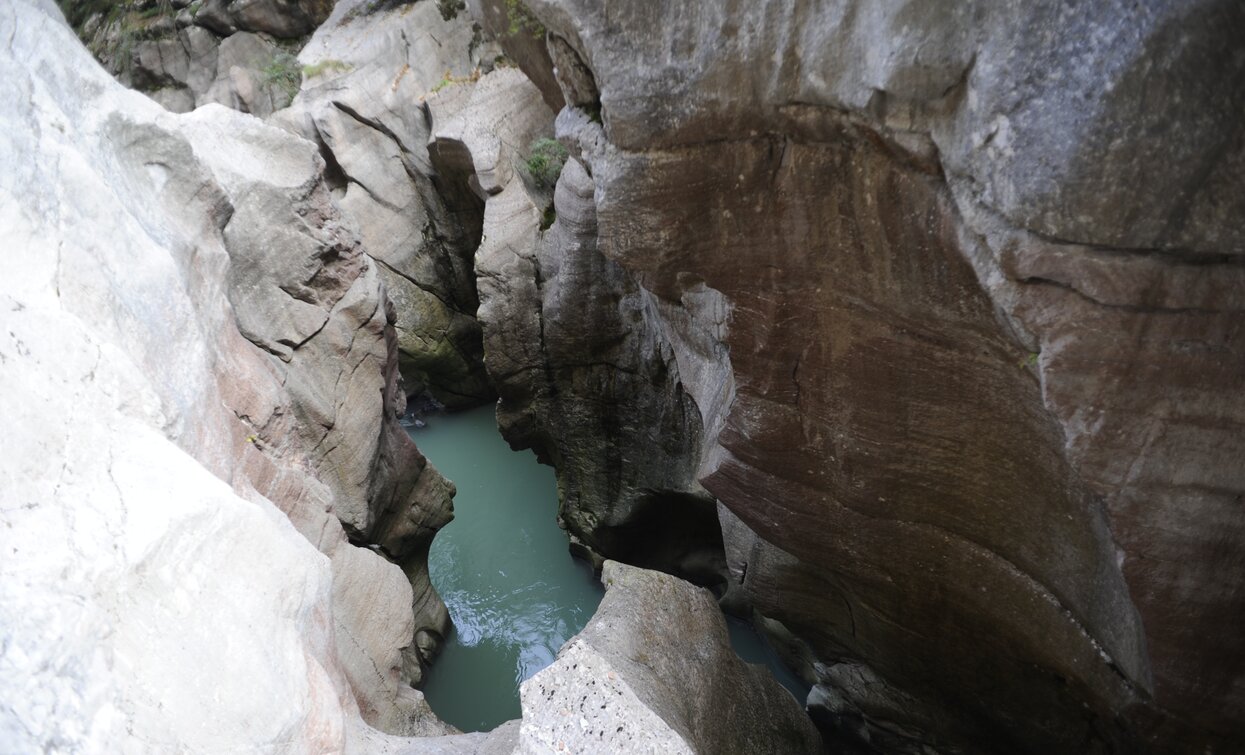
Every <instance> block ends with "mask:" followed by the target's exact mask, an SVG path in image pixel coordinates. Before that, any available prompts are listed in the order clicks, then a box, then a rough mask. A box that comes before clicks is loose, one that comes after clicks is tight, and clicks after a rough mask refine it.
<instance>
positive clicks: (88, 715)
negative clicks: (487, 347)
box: [0, 0, 452, 752]
mask: <svg viewBox="0 0 1245 755" xmlns="http://www.w3.org/2000/svg"><path fill="white" fill-rule="evenodd" d="M0 34H3V36H4V38H5V39H7V40H9V44H8V45H6V46H5V47H4V48H3V49H2V50H0V69H2V70H3V73H4V75H3V76H2V77H0V87H2V88H3V99H4V100H5V101H6V102H12V103H16V104H17V107H15V108H12V109H10V110H6V111H5V113H4V118H5V119H6V124H5V125H6V128H5V129H3V134H2V135H0V156H3V162H4V164H6V165H10V166H14V168H13V169H12V170H6V171H5V172H4V173H3V174H0V194H3V196H4V201H3V203H2V206H3V210H2V211H0V212H3V213H4V216H5V227H6V228H8V229H9V230H10V236H11V239H10V240H11V241H12V243H13V244H14V248H15V249H18V250H20V251H21V254H19V255H17V256H16V257H15V259H14V260H13V264H12V265H11V266H10V267H9V269H8V274H6V276H5V277H4V279H3V281H2V282H0V300H2V301H4V304H3V305H2V307H0V311H3V318H4V323H5V325H4V328H3V330H4V331H5V334H6V336H5V338H4V340H3V342H2V343H0V370H3V384H4V386H5V390H4V391H2V392H0V394H3V396H4V398H3V401H4V402H5V410H4V411H5V416H12V417H14V418H15V421H20V422H21V423H22V425H23V427H25V428H26V429H25V430H23V432H21V433H15V434H11V435H10V436H9V439H8V440H6V441H5V449H4V456H3V457H2V458H3V462H2V466H0V475H2V478H3V479H4V481H5V484H4V486H3V490H4V492H3V496H4V504H3V506H2V507H0V510H2V511H3V516H4V517H5V526H3V527H0V533H2V536H3V542H2V543H0V547H2V548H3V550H4V552H5V553H6V554H10V555H12V556H14V557H12V558H10V557H7V556H6V558H5V559H4V560H3V566H2V567H0V569H3V574H2V575H0V589H2V590H3V591H4V596H5V597H4V601H3V611H4V612H5V614H4V618H3V621H0V627H3V629H2V630H0V632H3V635H4V640H3V642H0V647H3V648H4V650H3V653H2V656H0V665H2V666H3V668H4V669H5V672H4V674H3V682H0V684H3V685H4V686H3V694H2V695H0V727H2V729H3V732H4V734H3V739H4V740H5V741H6V743H9V744H14V743H16V744H15V746H16V747H17V749H19V750H26V749H43V748H44V747H51V746H53V745H55V746H59V747H68V748H69V749H75V750H78V749H86V750H99V751H122V750H127V749H139V750H141V749H143V748H144V747H149V746H152V745H151V743H152V742H159V743H160V745H159V747H158V749H172V750H183V749H184V750H189V751H199V750H223V749H249V748H260V749H271V750H274V751H293V752H312V751H316V752H319V751H325V750H334V749H341V747H342V744H343V742H344V741H345V730H346V729H347V728H350V727H354V726H356V724H357V726H364V724H363V723H362V721H360V715H362V716H363V717H364V718H366V719H367V720H368V721H369V722H372V723H375V724H376V725H379V726H385V727H386V728H391V729H393V730H398V731H404V732H411V731H414V730H421V731H426V730H433V731H436V732H438V733H439V732H442V731H444V729H443V728H442V727H441V726H440V725H439V724H437V723H436V722H434V721H430V720H428V718H427V715H426V708H422V707H421V706H422V701H421V700H420V697H419V695H418V693H416V692H414V691H413V690H411V689H410V688H409V684H408V675H409V670H408V664H407V663H406V662H405V659H404V658H403V651H406V650H408V649H409V648H413V647H417V646H423V647H425V648H427V647H430V645H429V643H428V642H427V639H426V638H427V636H428V635H429V634H436V633H437V632H443V631H444V629H445V626H446V624H445V621H446V617H445V611H444V606H442V605H441V604H440V602H439V600H437V599H436V596H435V594H434V593H431V592H430V591H429V590H428V588H427V584H426V583H427V574H426V564H425V563H424V562H423V561H422V560H421V559H422V558H423V557H424V556H426V549H427V545H428V543H429V541H430V539H431V536H432V533H433V532H434V531H435V529H436V528H437V527H439V526H440V525H442V524H444V523H445V522H446V521H448V518H449V516H450V513H449V495H450V493H451V490H452V489H451V487H450V486H449V484H448V483H446V482H445V480H444V479H442V478H441V477H440V476H439V475H438V474H437V473H436V472H435V470H433V469H432V468H431V467H429V466H428V465H427V464H426V462H425V461H424V459H423V457H422V456H421V455H420V454H419V453H418V451H417V450H416V449H415V448H414V446H413V445H412V444H411V443H410V441H409V439H408V438H407V437H406V435H405V433H404V432H403V431H402V429H401V427H400V426H399V425H398V423H397V416H398V415H399V414H400V412H401V409H402V403H403V396H402V394H401V393H400V392H399V391H398V390H397V387H398V379H397V353H396V348H395V343H394V335H393V332H392V328H391V320H392V319H393V318H392V313H391V312H390V311H389V310H388V308H387V307H386V306H385V297H384V292H383V288H382V285H381V283H380V279H379V276H378V275H377V273H376V270H375V266H374V263H372V262H371V261H370V260H369V259H368V257H367V255H366V254H365V253H364V252H363V249H362V247H361V246H360V245H359V242H358V239H357V234H356V233H355V231H354V230H353V228H352V227H350V226H349V224H348V223H346V222H344V221H343V218H342V216H341V215H340V213H339V211H338V209H337V207H336V206H335V205H334V203H333V202H332V199H331V194H330V191H329V189H328V187H327V186H326V184H325V183H324V181H323V179H322V171H323V167H324V166H323V163H322V161H321V159H320V157H319V156H318V153H317V150H316V147H315V145H313V144H310V143H307V142H304V141H301V140H299V139H297V138H295V137H292V136H290V135H289V134H287V133H285V132H282V131H280V130H278V129H274V128H271V127H267V126H265V125H263V123H262V122H260V121H258V120H256V119H254V118H252V117H250V116H247V115H243V114H241V113H237V112H234V111H230V110H226V109H224V108H220V107H205V108H201V109H200V110H198V111H196V112H195V113H193V114H190V115H186V116H173V115H171V114H169V113H167V112H165V111H164V110H162V109H161V108H159V107H158V106H157V105H155V104H153V103H152V102H151V101H150V100H148V99H146V98H145V97H143V96H142V95H140V94H137V93H135V92H131V91H127V90H125V89H123V88H122V87H121V86H120V85H119V84H117V83H116V82H115V81H113V80H112V79H110V78H109V77H108V75H107V74H106V73H105V72H104V71H103V70H102V69H101V68H99V67H98V66H97V65H96V64H95V63H94V62H93V61H92V60H91V59H90V57H89V55H88V53H87V52H86V51H85V50H83V49H82V48H81V47H80V46H79V45H77V43H76V42H75V41H74V39H73V37H72V34H71V32H70V31H69V29H68V28H67V27H65V26H64V24H63V21H61V19H60V17H59V13H58V12H57V11H56V9H55V7H54V6H52V5H51V3H47V2H41V1H37V0H19V2H16V3H11V4H8V5H6V6H5V7H4V8H3V9H0ZM260 245H262V246H263V249H262V250H261V249H260ZM281 302H285V304H284V305H281V304H280V303H281ZM58 397H59V398H58ZM66 402H68V403H66ZM66 405H72V406H75V407H82V408H84V410H85V411H84V413H83V414H81V416H76V417H75V418H73V419H72V421H70V422H69V423H68V424H66V422H65V418H64V411H63V407H64V406H66ZM291 524H292V525H293V526H292V527H291ZM347 532H349V534H350V536H351V538H352V539H354V540H356V541H357V542H362V543H370V544H372V546H373V547H374V549H376V550H378V551H379V552H380V553H374V552H372V550H368V549H360V548H357V547H355V546H354V545H352V544H351V543H350V542H348V540H347ZM299 533H301V535H302V537H301V538H300V537H297V534H299ZM317 549H318V550H319V551H320V553H317V552H316V550H317ZM381 554H384V555H385V556H388V558H384V557H382V555H381ZM391 560H392V561H396V562H397V564H395V563H393V562H392V561H391ZM398 564H400V566H399V565H398ZM403 572H406V574H405V578H404V574H403ZM421 577H422V582H421ZM421 637H422V638H424V639H417V638H421ZM368 668H371V669H372V671H373V673H372V674H367V673H361V671H363V670H365V669H368ZM356 701H357V702H356ZM360 706H362V707H363V710H362V712H360ZM204 722H210V725H205V723H204Z"/></svg>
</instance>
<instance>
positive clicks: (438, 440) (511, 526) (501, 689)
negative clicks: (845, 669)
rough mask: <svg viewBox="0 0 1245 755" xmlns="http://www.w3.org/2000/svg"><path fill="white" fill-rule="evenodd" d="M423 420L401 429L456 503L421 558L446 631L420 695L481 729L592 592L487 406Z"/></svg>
mask: <svg viewBox="0 0 1245 755" xmlns="http://www.w3.org/2000/svg"><path fill="white" fill-rule="evenodd" d="M427 422H428V426H427V427H425V428H418V429H417V428H408V432H410V434H411V437H412V438H413V439H414V440H415V443H416V444H417V445H418V446H419V448H420V450H421V451H423V453H424V455H425V456H427V457H428V458H429V459H430V460H431V461H432V463H433V465H434V466H436V468H437V469H438V470H439V471H440V472H441V474H443V475H445V476H446V477H448V478H449V479H450V480H452V481H453V482H454V484H455V485H456V486H457V487H458V494H457V495H456V496H455V497H454V521H452V522H450V523H449V524H448V525H446V526H445V528H444V529H442V530H441V531H440V532H439V533H437V536H436V538H435V539H434V540H433V542H432V551H431V553H430V554H429V557H428V568H429V572H430V573H431V576H432V584H433V585H434V586H435V587H436V588H437V592H439V593H440V594H441V597H442V598H443V599H444V600H445V604H446V606H447V607H448V608H449V611H450V617H451V618H453V620H454V630H453V631H452V632H451V633H450V636H449V637H448V638H447V639H446V642H445V646H444V647H443V648H442V650H441V654H440V655H439V656H438V657H437V659H436V661H434V662H433V664H432V668H431V669H429V671H428V674H427V676H426V678H425V680H424V687H423V691H424V695H425V696H426V698H427V700H428V704H429V705H430V706H432V709H433V710H434V711H435V712H436V714H437V715H438V716H440V717H441V718H442V719H443V720H445V721H447V722H448V723H451V724H453V725H454V726H457V727H458V728H459V729H462V730H463V731H488V730H490V729H492V728H494V727H496V726H497V725H498V724H500V723H503V722H505V721H509V720H510V719H512V718H518V717H519V715H520V710H519V684H521V683H522V682H523V681H524V680H525V679H527V678H528V677H530V676H532V675H533V674H535V673H536V672H537V671H540V670H541V669H543V668H545V667H546V666H548V665H549V664H551V663H553V660H554V658H555V656H556V655H557V652H558V649H559V648H561V647H562V645H563V643H565V642H566V641H567V640H568V639H570V638H571V637H572V636H573V635H575V634H576V633H578V632H579V630H581V629H583V627H584V625H585V624H587V623H588V620H589V619H590V618H592V614H593V612H594V611H596V609H597V604H599V603H600V602H601V596H602V595H603V594H604V588H602V587H601V584H600V582H598V581H597V580H596V579H595V578H594V577H593V574H592V568H591V567H590V566H589V565H588V564H587V563H585V562H583V561H580V560H578V559H574V558H571V555H570V553H569V552H568V551H567V539H566V533H565V532H563V531H562V530H561V529H560V528H559V527H558V525H557V511H558V497H557V484H556V482H555V479H554V474H553V470H552V469H551V468H549V467H546V466H544V465H541V464H538V463H537V462H536V457H535V456H534V455H533V454H532V453H530V452H528V451H522V452H515V451H511V450H510V447H509V446H508V445H506V441H504V440H503V439H502V437H501V434H500V433H499V432H498V431H497V424H496V421H495V419H494V416H493V409H492V407H482V408H480V409H474V410H472V411H469V412H462V413H459V414H449V415H434V416H432V417H431V418H429V419H428V420H427ZM727 626H728V629H729V630H730V635H731V644H732V645H733V646H734V648H735V652H736V653H738V654H739V656H740V657H741V658H743V659H744V660H746V661H748V662H750V663H761V664H764V665H765V666H767V667H768V668H769V669H770V671H771V672H772V673H773V674H774V675H775V677H776V678H777V679H778V681H779V682H780V683H782V684H783V686H785V687H786V688H787V689H789V690H791V692H792V694H793V695H794V696H795V697H796V699H797V700H800V701H801V703H802V702H803V700H804V698H805V696H806V695H807V694H808V687H807V686H806V685H804V684H803V683H802V682H801V681H800V680H799V679H798V678H797V677H796V676H795V675H794V674H792V673H791V672H790V671H789V670H787V669H786V668H785V667H784V666H783V665H782V663H781V662H780V661H779V660H778V655H777V654H776V653H775V652H774V650H773V649H772V648H771V647H770V646H769V645H768V644H766V643H765V641H764V640H762V639H761V637H759V636H758V635H757V633H756V632H755V630H753V629H752V627H751V625H749V624H747V623H746V622H743V621H740V620H739V619H735V618H732V617H727Z"/></svg>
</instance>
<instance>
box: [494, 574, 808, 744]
mask: <svg viewBox="0 0 1245 755" xmlns="http://www.w3.org/2000/svg"><path fill="white" fill-rule="evenodd" d="M601 578H602V581H603V582H604V583H605V587H606V593H605V598H604V600H602V601H601V606H600V608H598V609H597V612H596V614H595V615H594V616H593V617H592V620H591V621H590V622H589V623H588V626H586V627H584V631H582V632H580V633H579V634H578V635H576V636H575V637H574V638H573V639H572V640H571V641H570V642H568V643H567V644H566V646H565V647H563V648H562V650H561V651H560V652H559V653H558V660H557V661H556V662H554V664H553V665H552V666H550V667H549V668H547V669H545V670H544V671H541V672H540V673H538V674H536V675H535V676H533V677H532V678H531V679H529V680H527V681H526V682H524V683H523V686H522V688H521V694H522V698H523V721H522V723H521V725H520V730H519V747H518V749H517V750H516V752H521V753H538V752H563V751H564V752H669V753H676V752H677V753H689V754H690V753H695V752H755V753H770V752H772V753H814V752H820V751H821V739H820V737H819V736H818V734H817V731H816V729H814V728H813V725H812V723H811V722H810V721H809V720H808V717H807V716H805V715H804V712H803V711H802V710H801V709H800V705H799V704H798V703H796V701H795V699H794V698H793V697H791V695H790V694H789V693H788V692H787V691H786V690H784V689H783V688H782V687H781V686H779V685H778V683H777V682H776V681H774V678H773V677H772V676H770V674H769V672H768V671H766V670H765V669H764V668H762V667H760V666H751V665H749V664H746V663H744V662H743V661H741V660H739V657H738V656H736V655H735V653H734V651H733V650H731V646H730V642H729V641H728V640H727V635H726V623H725V622H724V621H723V620H722V612H721V611H720V610H718V606H717V603H716V601H715V600H714V598H713V595H712V594H710V593H709V592H708V591H707V590H703V589H700V588H697V587H694V586H693V585H691V584H689V583H687V582H684V581H682V580H680V579H677V578H675V577H672V576H670V575H667V574H662V573H660V572H654V571H645V570H642V569H636V568H633V567H630V566H626V565H624V564H620V563H617V562H614V561H607V562H606V563H605V566H604V569H603V570H602V575H601ZM568 712H569V714H568Z"/></svg>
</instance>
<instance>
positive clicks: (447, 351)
mask: <svg viewBox="0 0 1245 755" xmlns="http://www.w3.org/2000/svg"><path fill="white" fill-rule="evenodd" d="M373 6H374V4H372V3H369V2H367V0H358V1H357V2H355V1H352V2H343V3H339V4H338V5H337V7H336V8H335V9H334V12H333V15H332V17H331V18H329V20H328V21H327V22H326V23H325V24H324V26H322V27H321V28H320V29H319V30H318V31H317V32H316V34H315V35H314V36H313V37H312V38H311V40H310V41H309V42H308V43H307V45H306V47H305V48H304V49H303V51H302V52H301V53H300V58H299V59H300V61H301V63H302V65H303V66H304V70H305V71H307V72H308V74H309V75H308V76H307V77H306V79H305V81H304V82H303V88H302V91H301V93H300V94H299V96H298V97H297V98H296V100H295V102H294V105H293V106H292V107H291V108H289V109H288V110H286V111H284V112H282V113H281V114H280V115H279V116H277V118H275V119H274V122H276V123H279V124H281V125H283V126H284V127H286V128H289V129H291V130H294V131H296V132H297V133H300V134H302V135H303V136H305V137H306V138H308V139H311V140H312V141H314V142H316V143H318V144H319V145H320V148H321V151H322V152H323V153H324V155H325V158H326V159H327V160H328V161H329V163H330V166H331V180H332V181H333V186H334V193H335V194H336V195H337V196H338V200H339V202H340V204H341V206H342V208H343V210H344V211H345V212H347V213H348V214H350V215H351V216H352V217H353V218H355V220H356V221H357V222H358V224H359V227H360V228H361V229H362V234H363V241H364V243H365V245H366V246H367V248H368V251H369V252H370V253H371V254H372V255H373V256H374V258H375V259H376V260H377V261H378V262H379V263H380V267H379V272H380V275H381V276H382V278H383V279H384V281H385V284H386V286H387V288H388V290H389V292H390V296H391V297H392V298H393V301H394V303H395V305H396V306H395V312H396V314H397V320H396V322H395V326H396V333H397V337H398V350H399V354H400V357H401V359H400V365H401V369H402V375H403V379H404V381H405V384H406V385H405V389H406V391H407V392H408V393H411V394H417V393H425V392H426V393H428V394H429V395H431V396H432V397H433V398H435V399H436V400H437V401H438V402H440V403H441V404H443V405H445V406H447V407H449V408H451V409H454V408H463V407H467V406H474V405H478V404H480V403H483V402H486V401H488V400H491V399H492V397H493V390H492V387H491V386H490V384H489V380H488V376H487V374H486V373H485V370H484V366H483V346H482V344H481V334H480V326H479V324H478V323H477V322H476V319H475V311H476V307H477V306H478V298H477V295H476V285H475V274H474V271H473V268H472V255H473V254H474V252H475V249H476V247H477V246H478V245H479V243H480V237H481V217H482V214H483V199H482V198H480V197H478V196H477V195H476V194H474V193H472V192H470V191H461V190H458V189H457V186H456V181H457V180H458V176H456V175H455V174H454V171H453V166H445V165H441V164H438V163H437V162H436V160H435V154H434V155H431V156H430V154H429V151H430V150H429V142H430V141H431V135H430V126H429V120H430V118H429V115H428V113H427V112H426V108H427V107H428V105H427V104H425V103H426V102H431V101H454V102H456V101H457V100H458V99H459V98H460V97H462V96H463V90H467V89H470V87H471V84H472V82H473V81H474V80H475V79H478V77H479V75H480V71H479V66H480V65H481V64H482V63H488V62H490V61H486V60H482V59H481V57H480V56H481V54H482V49H481V48H480V47H479V45H478V43H479V40H477V39H476V38H475V36H474V35H473V31H472V27H471V23H470V20H469V19H468V18H467V17H466V16H465V15H464V16H461V17H458V18H456V19H452V20H449V21H446V20H445V19H444V18H443V17H442V15H441V14H440V12H439V11H438V10H437V8H436V5H435V4H434V3H430V2H424V3H418V4H414V5H398V6H395V7H393V8H379V9H374V8H373Z"/></svg>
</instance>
